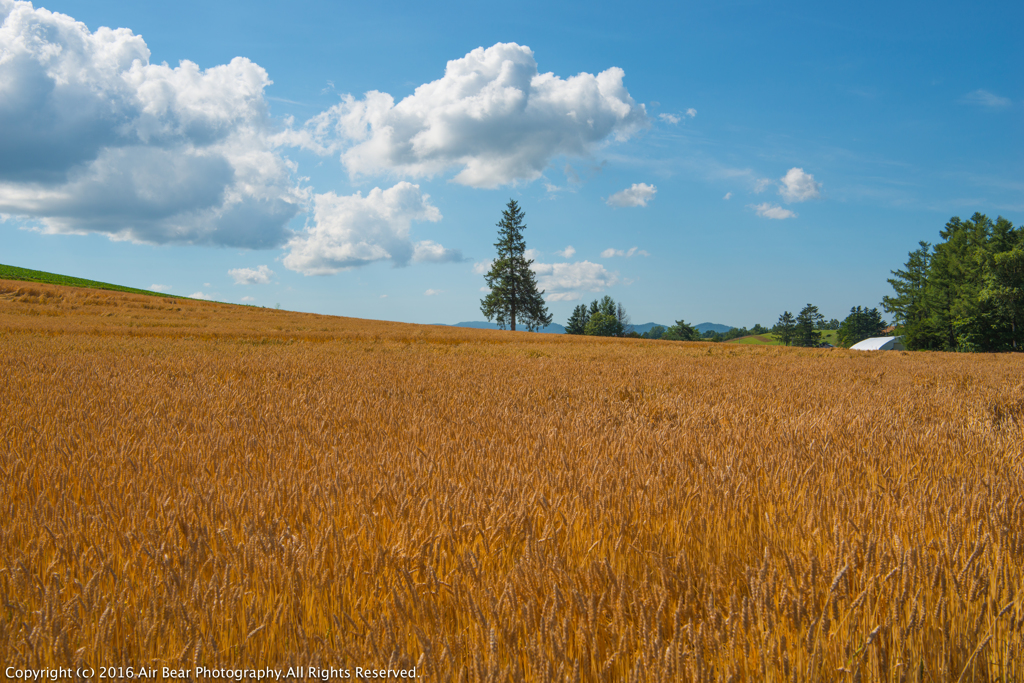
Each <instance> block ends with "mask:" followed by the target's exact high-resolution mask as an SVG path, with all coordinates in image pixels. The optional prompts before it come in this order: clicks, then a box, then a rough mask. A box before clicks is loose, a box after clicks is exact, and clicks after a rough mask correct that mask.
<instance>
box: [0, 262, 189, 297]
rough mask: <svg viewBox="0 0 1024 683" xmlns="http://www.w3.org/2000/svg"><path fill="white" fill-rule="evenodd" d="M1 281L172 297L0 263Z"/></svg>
mask: <svg viewBox="0 0 1024 683" xmlns="http://www.w3.org/2000/svg"><path fill="white" fill-rule="evenodd" d="M0 280H24V281H25V282H42V283H44V284H49V285H67V286H69V287H86V288H88V289H108V290H111V291H115V292H132V293H134V294H148V295H149V296H163V297H170V296H171V295H170V294H161V293H160V292H153V291H150V290H148V289H136V288H135V287H123V286H121V285H112V284H110V283H109V282H97V281H95V280H85V279H82V278H80V277H71V276H70V275H57V274H56V273H47V272H46V271H43V270H30V269H29V268H19V267H17V266H5V265H3V264H2V263H0Z"/></svg>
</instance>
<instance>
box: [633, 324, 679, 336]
mask: <svg viewBox="0 0 1024 683" xmlns="http://www.w3.org/2000/svg"><path fill="white" fill-rule="evenodd" d="M655 325H661V326H662V327H664V328H665V329H668V328H669V327H670V326H669V325H666V324H665V323H644V324H643V325H633V331H634V332H636V333H637V334H643V333H644V332H650V331H651V328H652V327H654V326H655Z"/></svg>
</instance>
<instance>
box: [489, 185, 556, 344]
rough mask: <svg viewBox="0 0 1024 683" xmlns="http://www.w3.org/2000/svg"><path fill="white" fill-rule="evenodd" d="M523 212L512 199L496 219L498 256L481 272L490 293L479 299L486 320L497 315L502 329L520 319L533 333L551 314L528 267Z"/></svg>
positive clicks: (495, 244)
mask: <svg viewBox="0 0 1024 683" xmlns="http://www.w3.org/2000/svg"><path fill="white" fill-rule="evenodd" d="M525 217H526V214H525V213H523V211H522V209H520V208H519V204H517V203H516V201H515V200H514V199H510V200H509V202H508V206H507V207H506V208H505V210H504V211H503V212H502V214H501V220H500V221H499V222H498V224H497V225H498V241H497V242H495V243H494V246H495V247H496V248H497V249H498V257H497V258H496V259H494V262H493V263H492V264H491V270H490V271H489V272H488V273H487V274H486V275H484V281H486V282H487V286H488V287H489V288H490V290H491V291H490V293H489V294H488V295H487V296H485V297H484V298H483V299H481V300H480V310H481V311H482V312H483V314H484V317H486V318H487V320H490V319H491V318H497V322H498V326H499V327H500V328H501V329H503V330H504V329H505V328H506V327H511V329H512V330H513V331H515V329H516V322H517V321H520V322H522V324H523V326H524V327H526V329H528V330H530V331H531V332H533V331H534V330H537V329H540V328H542V327H545V326H547V325H550V324H551V314H550V313H548V309H547V306H545V305H544V297H543V296H542V295H543V294H544V292H543V290H542V291H537V279H536V276H535V275H534V273H533V270H532V269H531V268H530V265H531V264H532V263H533V261H532V260H530V259H528V258H526V240H525V239H524V238H523V230H525V229H526V225H525V224H524V223H523V219H524V218H525Z"/></svg>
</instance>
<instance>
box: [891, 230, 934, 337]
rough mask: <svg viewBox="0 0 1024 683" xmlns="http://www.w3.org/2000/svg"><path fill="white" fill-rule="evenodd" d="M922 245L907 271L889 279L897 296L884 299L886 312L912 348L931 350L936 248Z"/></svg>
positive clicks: (913, 256)
mask: <svg viewBox="0 0 1024 683" xmlns="http://www.w3.org/2000/svg"><path fill="white" fill-rule="evenodd" d="M918 245H919V246H918V248H917V249H915V250H914V251H912V252H910V258H909V259H908V260H907V263H906V270H893V271H890V272H891V273H892V274H893V275H894V276H895V277H892V278H889V284H890V285H892V288H893V290H894V291H895V292H896V295H895V296H884V297H882V308H884V309H885V310H886V311H888V312H889V313H891V314H892V316H893V323H894V324H895V325H897V326H898V327H900V328H901V329H900V331H901V332H902V333H903V341H904V343H905V344H906V345H907V347H908V348H913V347H916V348H927V345H928V343H929V340H930V339H931V337H932V333H931V327H930V324H929V320H928V310H929V307H928V302H927V301H926V298H925V296H926V290H927V286H928V269H929V267H930V266H931V259H932V256H931V246H932V245H930V244H928V243H927V242H918Z"/></svg>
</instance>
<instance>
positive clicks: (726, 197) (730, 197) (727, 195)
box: [722, 192, 732, 201]
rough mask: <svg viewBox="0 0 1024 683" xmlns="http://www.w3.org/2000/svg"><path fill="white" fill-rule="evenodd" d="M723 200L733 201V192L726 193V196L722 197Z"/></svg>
mask: <svg viewBox="0 0 1024 683" xmlns="http://www.w3.org/2000/svg"><path fill="white" fill-rule="evenodd" d="M722 199H724V200H725V201H729V200H730V199H732V192H726V193H725V196H724V197H722Z"/></svg>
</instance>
